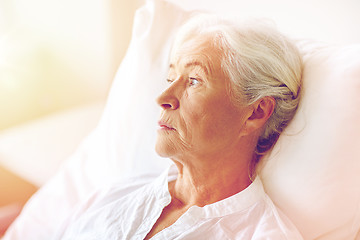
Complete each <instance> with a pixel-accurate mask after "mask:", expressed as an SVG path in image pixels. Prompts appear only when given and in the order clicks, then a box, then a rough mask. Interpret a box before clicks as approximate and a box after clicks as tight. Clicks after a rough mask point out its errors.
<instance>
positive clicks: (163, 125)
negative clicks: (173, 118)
mask: <svg viewBox="0 0 360 240" xmlns="http://www.w3.org/2000/svg"><path fill="white" fill-rule="evenodd" d="M158 124H159V127H160V130H166V131H175V130H176V129H175V128H173V127H172V126H171V125H170V124H168V123H166V122H164V121H159V122H158Z"/></svg>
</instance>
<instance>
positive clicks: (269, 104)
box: [244, 96, 276, 134]
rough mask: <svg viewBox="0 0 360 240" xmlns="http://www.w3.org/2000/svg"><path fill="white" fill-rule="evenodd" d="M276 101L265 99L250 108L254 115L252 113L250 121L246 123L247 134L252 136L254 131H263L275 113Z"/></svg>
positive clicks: (271, 98) (270, 98)
mask: <svg viewBox="0 0 360 240" xmlns="http://www.w3.org/2000/svg"><path fill="white" fill-rule="evenodd" d="M275 105H276V101H275V99H274V98H273V97H269V96H267V97H264V98H262V99H260V100H258V101H256V102H255V103H253V104H252V105H251V106H250V107H251V109H252V113H250V114H249V115H250V116H249V117H248V119H247V120H246V121H245V129H244V130H245V132H246V134H251V133H253V132H254V131H257V130H261V129H263V127H264V126H265V124H266V122H267V120H268V119H269V118H270V117H271V115H272V113H273V112H274V109H275Z"/></svg>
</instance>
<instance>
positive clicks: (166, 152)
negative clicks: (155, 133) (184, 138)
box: [155, 139, 175, 158]
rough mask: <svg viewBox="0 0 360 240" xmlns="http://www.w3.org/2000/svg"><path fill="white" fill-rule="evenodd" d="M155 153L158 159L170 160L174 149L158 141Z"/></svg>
mask: <svg viewBox="0 0 360 240" xmlns="http://www.w3.org/2000/svg"><path fill="white" fill-rule="evenodd" d="M155 151H156V153H157V154H158V155H159V156H160V157H164V158H170V157H171V156H173V155H174V153H175V148H174V147H173V146H171V145H170V144H169V143H167V142H165V141H163V140H160V139H158V140H157V142H156V145H155Z"/></svg>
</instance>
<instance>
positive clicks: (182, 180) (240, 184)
mask: <svg viewBox="0 0 360 240" xmlns="http://www.w3.org/2000/svg"><path fill="white" fill-rule="evenodd" d="M237 156H239V155H237ZM251 160H252V156H250V157H247V158H242V160H241V159H239V158H232V157H229V156H227V157H225V156H222V158H221V159H211V160H209V161H199V160H194V159H192V161H186V162H183V161H176V160H174V162H175V164H176V166H177V168H178V170H179V174H178V178H177V180H176V181H175V182H174V183H173V184H172V185H170V186H169V189H170V193H171V195H172V197H173V200H175V201H178V202H180V203H181V204H182V205H183V206H189V207H190V206H193V205H196V206H200V207H203V206H205V205H208V204H211V203H214V202H217V201H220V200H223V199H225V198H228V197H230V196H232V195H234V194H236V193H238V192H241V191H242V190H244V189H245V188H246V187H248V186H249V185H250V183H251V180H250V173H251V172H250V169H249V167H250V162H251ZM194 163H197V164H196V165H195V164H194ZM202 163H203V164H202ZM209 163H210V164H209Z"/></svg>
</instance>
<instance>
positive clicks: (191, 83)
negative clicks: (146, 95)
mask: <svg viewBox="0 0 360 240" xmlns="http://www.w3.org/2000/svg"><path fill="white" fill-rule="evenodd" d="M166 81H167V82H168V83H169V84H172V83H173V82H174V80H172V79H169V78H168V79H166ZM193 81H197V83H196V84H194V83H193ZM199 83H200V80H199V79H197V78H194V77H190V78H189V85H190V86H195V85H197V84H199Z"/></svg>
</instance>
